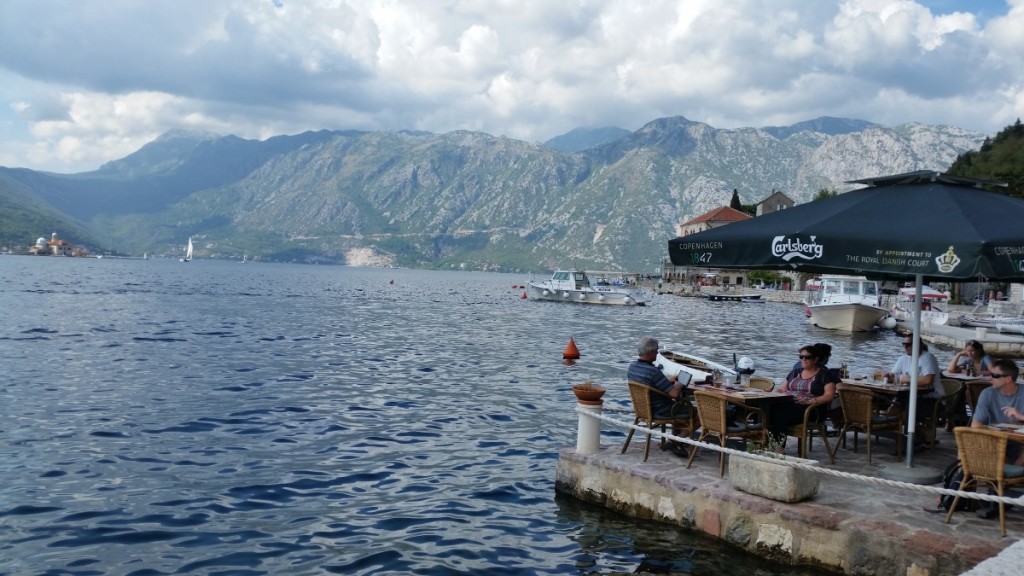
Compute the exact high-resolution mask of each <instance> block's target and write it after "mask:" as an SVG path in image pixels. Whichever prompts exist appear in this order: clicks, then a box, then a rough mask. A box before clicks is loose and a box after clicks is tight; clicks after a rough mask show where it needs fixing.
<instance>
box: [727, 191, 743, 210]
mask: <svg viewBox="0 0 1024 576" xmlns="http://www.w3.org/2000/svg"><path fill="white" fill-rule="evenodd" d="M729 208H732V209H733V210H741V211H742V210H743V203H742V202H740V192H739V190H737V189H735V188H733V189H732V200H730V201H729Z"/></svg>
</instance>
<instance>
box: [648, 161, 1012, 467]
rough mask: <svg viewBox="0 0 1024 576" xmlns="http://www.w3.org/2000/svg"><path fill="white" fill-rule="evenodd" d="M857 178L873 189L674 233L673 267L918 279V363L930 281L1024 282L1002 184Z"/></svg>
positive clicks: (934, 176)
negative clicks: (998, 188) (924, 289)
mask: <svg viewBox="0 0 1024 576" xmlns="http://www.w3.org/2000/svg"><path fill="white" fill-rule="evenodd" d="M851 183H856V184H865V185H866V187H864V188H860V189H857V190H853V191H850V192H847V193H845V194H840V195H838V196H834V197H831V198H826V199H823V200H818V201H815V202H809V203H807V204H801V205H799V206H795V207H793V208H790V209H787V210H780V211H778V212H772V213H770V214H766V215H764V216H759V217H757V218H752V219H750V220H745V221H742V222H736V223H734V224H730V225H728V226H721V227H719V228H714V229H711V230H707V231H704V232H698V233H696V234H691V235H689V236H682V237H679V238H674V239H672V240H669V243H668V252H669V258H670V259H671V261H672V263H673V264H675V265H676V266H692V267H714V268H741V269H774V270H792V271H795V272H810V273H843V274H857V275H865V276H868V277H870V278H876V279H908V278H913V279H914V280H915V285H916V297H915V298H914V302H915V304H914V320H913V330H914V336H915V338H914V347H913V363H914V365H915V366H916V365H917V361H918V357H919V354H920V350H919V346H918V342H917V341H918V338H917V336H918V335H919V334H920V324H921V308H920V302H921V285H922V284H923V283H924V280H925V279H931V280H945V281H963V280H971V279H976V278H978V277H979V276H984V277H987V278H989V279H995V280H1005V281H1024V200H1019V199H1016V198H1011V197H1009V196H1005V195H1002V194H998V193H994V192H989V191H987V190H984V189H983V188H982V186H983V185H995V184H994V183H992V182H985V181H981V180H976V179H973V178H964V177H957V176H950V175H946V174H941V173H938V172H932V171H921V172H911V173H907V174H897V175H894V176H885V177H878V178H869V179H865V180H855V181H853V182H851ZM916 405H917V374H916V372H915V373H914V374H912V376H911V385H910V408H909V410H910V411H909V414H908V424H909V426H908V432H909V433H908V438H907V454H908V456H907V466H908V467H910V466H912V465H913V450H912V449H913V442H914V439H913V436H914V429H915V421H916V408H917V406H916Z"/></svg>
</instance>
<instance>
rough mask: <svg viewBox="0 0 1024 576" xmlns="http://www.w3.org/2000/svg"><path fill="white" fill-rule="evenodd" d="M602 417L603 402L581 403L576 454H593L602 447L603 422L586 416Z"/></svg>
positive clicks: (578, 414) (578, 415)
mask: <svg viewBox="0 0 1024 576" xmlns="http://www.w3.org/2000/svg"><path fill="white" fill-rule="evenodd" d="M587 412H589V413H591V414H596V415H600V414H601V401H600V400H598V401H597V403H596V404H590V403H588V404H584V403H583V402H580V403H579V411H578V413H577V417H578V418H579V427H578V429H577V431H576V452H577V453H579V454H593V453H594V452H597V450H598V449H599V448H600V447H601V420H600V419H599V418H594V417H591V416H589V415H588V414H586V413H587Z"/></svg>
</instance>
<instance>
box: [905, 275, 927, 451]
mask: <svg viewBox="0 0 1024 576" xmlns="http://www.w3.org/2000/svg"><path fill="white" fill-rule="evenodd" d="M923 282H924V278H922V276H921V275H920V274H918V275H917V276H916V277H915V278H914V321H913V325H914V328H913V330H914V331H913V333H912V334H911V339H912V341H913V342H914V346H913V348H912V350H913V355H912V356H911V361H910V366H911V368H910V400H909V403H910V406H908V407H907V451H906V454H907V468H913V466H914V431H915V430H916V428H917V373H918V372H919V371H920V369H919V368H918V365H917V363H918V360H919V359H920V357H921V284H922V283H923Z"/></svg>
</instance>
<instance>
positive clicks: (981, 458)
mask: <svg viewBox="0 0 1024 576" xmlns="http://www.w3.org/2000/svg"><path fill="white" fill-rule="evenodd" d="M953 433H954V434H956V446H957V452H958V453H959V455H960V464H961V466H963V471H964V479H963V482H961V483H960V490H961V491H965V490H967V489H968V488H970V487H971V486H974V487H975V489H977V487H978V485H979V484H980V483H985V484H988V485H989V486H991V487H992V488H993V489H994V490H995V492H996V494H997V495H998V496H1002V495H1003V492H1004V490H1005V489H1006V487H1007V486H1012V485H1016V484H1024V467H1021V466H1008V465H1007V464H1006V443H1007V441H1008V437H1007V435H1006V434H1004V433H1002V432H999V431H996V430H987V429H985V428H969V427H966V426H958V427H957V428H954V429H953ZM959 501H960V496H959V495H957V496H956V497H954V498H953V505H952V506H950V507H949V512H948V513H946V523H947V524H948V523H949V520H950V519H951V518H952V517H953V512H956V506H957V504H958V503H959ZM999 534H1000V535H1001V536H1006V509H1005V507H1004V505H1003V503H1002V502H1000V503H999Z"/></svg>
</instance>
